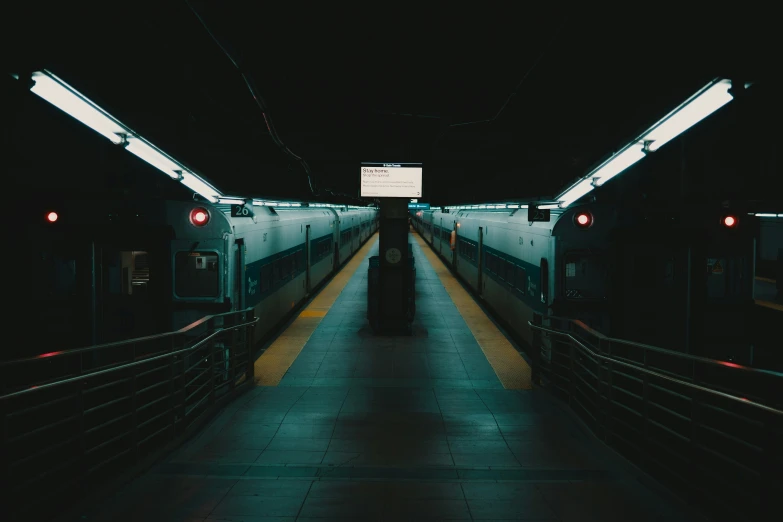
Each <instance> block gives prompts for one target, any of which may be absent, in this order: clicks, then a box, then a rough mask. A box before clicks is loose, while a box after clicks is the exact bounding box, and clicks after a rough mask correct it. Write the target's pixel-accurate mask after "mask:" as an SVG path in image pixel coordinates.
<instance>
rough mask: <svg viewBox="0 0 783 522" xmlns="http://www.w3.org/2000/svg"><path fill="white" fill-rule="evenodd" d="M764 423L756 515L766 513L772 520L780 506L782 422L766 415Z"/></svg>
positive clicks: (777, 417)
mask: <svg viewBox="0 0 783 522" xmlns="http://www.w3.org/2000/svg"><path fill="white" fill-rule="evenodd" d="M766 417H767V422H765V423H764V433H763V438H762V440H763V450H762V454H761V470H760V471H761V477H760V478H761V484H759V487H760V490H761V491H760V494H759V506H758V509H759V510H758V513H759V514H761V513H767V514H768V515H767V516H769V517H770V518H769V520H774V519H776V518H773V517H774V515H772V513H775V512H777V510H778V506H779V504H780V498H779V495H780V493H781V490H783V487H781V478H780V469H779V463H780V462H781V461H783V451H781V445H783V422H781V417H780V416H778V415H769V414H766Z"/></svg>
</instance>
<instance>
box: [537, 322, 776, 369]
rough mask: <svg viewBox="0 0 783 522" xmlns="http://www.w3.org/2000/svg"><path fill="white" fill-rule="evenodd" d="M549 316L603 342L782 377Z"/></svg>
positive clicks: (538, 327)
mask: <svg viewBox="0 0 783 522" xmlns="http://www.w3.org/2000/svg"><path fill="white" fill-rule="evenodd" d="M551 318H552V319H558V320H561V321H568V322H571V323H573V324H575V325H576V326H578V327H579V328H582V329H583V330H586V331H587V332H588V333H589V334H590V335H594V336H595V337H597V338H598V339H600V340H602V341H605V342H608V343H613V344H622V345H626V346H633V347H634V348H641V349H643V350H648V351H651V352H656V353H661V354H664V355H670V356H672V357H679V358H680V359H688V360H691V361H696V362H701V363H705V364H711V365H713V366H722V367H724V368H731V369H733V370H742V371H746V372H751V373H757V374H765V375H771V376H773V377H779V378H782V379H783V373H781V372H776V371H774V370H765V369H762V368H753V367H751V366H743V365H741V364H736V363H729V362H726V361H719V360H717V359H710V358H709V357H702V356H700V355H691V354H689V353H683V352H677V351H674V350H667V349H666V348H661V347H659V346H652V345H649V344H643V343H637V342H636V341H628V340H626V339H617V338H615V337H607V336H606V335H604V334H602V333H601V332H599V331H597V330H594V329H592V328H590V327H589V326H587V325H586V324H584V323H583V322H582V321H579V320H576V319H567V318H564V317H555V316H553V317H551ZM527 324H528V325H529V326H531V327H533V328H537V329H539V330H543V328H542V327H540V326H536V325H534V324H532V323H531V322H530V321H528V322H527ZM554 332H559V330H554V331H553V333H554ZM563 333H565V332H563Z"/></svg>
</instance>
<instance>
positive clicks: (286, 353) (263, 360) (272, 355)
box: [253, 232, 377, 386]
mask: <svg viewBox="0 0 783 522" xmlns="http://www.w3.org/2000/svg"><path fill="white" fill-rule="evenodd" d="M376 235H377V232H376V233H375V234H373V235H372V236H370V238H369V239H368V240H367V242H366V243H365V244H364V246H362V248H360V249H359V251H358V252H356V253H355V254H354V256H353V258H351V260H350V261H349V262H348V264H347V265H345V266H344V267H343V268H342V270H340V271H339V272H338V273H337V275H335V276H334V277H333V278H332V280H331V281H329V284H328V285H326V287H325V288H323V289H322V290H321V291H320V292H319V293H318V295H317V296H315V298H314V299H313V300H312V301H310V304H308V305H307V306H306V307H305V309H304V310H302V312H301V313H300V314H299V316H298V317H297V318H296V319H294V322H293V323H291V325H290V326H289V327H288V328H286V329H285V331H284V332H283V333H282V334H280V336H279V337H278V338H277V339H275V340H274V342H273V343H272V345H271V346H270V347H269V348H267V349H266V351H264V353H263V354H261V357H259V358H258V359H257V360H256V362H255V363H254V364H253V367H254V372H255V380H256V384H257V385H258V386H277V385H278V384H280V381H281V380H282V379H283V376H284V375H285V372H287V371H288V368H290V367H291V365H292V364H293V363H294V361H295V360H296V358H297V357H298V356H299V352H301V351H302V348H304V345H305V344H307V340H308V339H310V336H311V335H312V334H313V332H314V331H315V329H316V328H317V327H318V323H320V322H321V319H322V318H323V317H324V316H325V315H326V313H327V312H328V311H329V309H330V308H331V307H332V305H333V304H334V302H335V301H336V300H337V297H338V296H339V295H340V293H341V292H342V291H343V288H345V285H347V284H348V281H350V279H351V277H353V274H354V273H355V272H356V270H358V269H359V266H360V265H361V264H362V262H363V261H364V258H365V257H367V253H368V252H369V250H370V249H371V248H372V246H373V245H374V244H375V237H376Z"/></svg>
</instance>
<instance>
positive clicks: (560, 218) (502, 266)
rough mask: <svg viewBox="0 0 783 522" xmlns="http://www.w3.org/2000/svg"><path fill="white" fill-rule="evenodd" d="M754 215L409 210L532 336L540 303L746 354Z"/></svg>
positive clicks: (678, 341)
mask: <svg viewBox="0 0 783 522" xmlns="http://www.w3.org/2000/svg"><path fill="white" fill-rule="evenodd" d="M752 219H753V218H750V217H739V216H737V215H736V214H731V213H728V212H727V211H726V210H725V209H723V208H695V207H689V208H683V209H677V210H667V211H659V210H642V209H630V208H617V207H613V206H609V205H601V204H587V205H580V206H575V207H572V208H568V209H556V210H552V211H551V214H550V221H548V222H540V221H536V222H530V221H529V220H528V211H527V209H504V210H482V209H461V210H460V209H457V210H454V211H453V212H438V211H436V212H433V213H432V214H423V213H422V214H418V213H417V214H414V216H413V219H412V221H413V224H414V227H415V228H416V229H417V230H418V231H422V232H423V233H422V237H424V238H425V240H426V241H427V242H428V243H429V244H430V245H431V246H432V248H433V249H434V250H435V251H436V252H437V253H438V254H440V256H441V257H442V259H443V260H444V262H445V263H446V264H447V265H449V266H450V267H452V269H453V270H454V271H455V272H456V273H457V274H458V275H459V276H460V277H461V278H462V279H463V280H464V281H465V282H466V284H467V285H468V286H470V288H471V289H472V290H473V291H474V292H475V293H476V294H477V295H478V296H479V297H480V298H481V299H482V300H483V301H484V302H485V303H486V304H487V305H489V307H490V308H491V309H493V311H494V312H495V313H496V314H497V315H498V316H499V317H500V318H501V319H503V320H504V322H505V323H506V324H507V325H508V326H509V328H511V329H512V331H513V332H514V333H515V335H516V336H517V337H518V338H519V339H520V340H521V341H523V342H524V343H526V344H527V345H528V346H529V345H530V343H532V340H533V336H532V333H531V331H530V328H529V327H528V326H527V321H529V320H531V319H532V318H533V314H535V313H538V314H541V315H542V317H543V319H544V321H545V322H546V320H547V318H548V317H551V316H558V317H568V318H573V319H579V320H581V321H583V322H584V323H586V324H587V325H588V326H590V327H592V328H594V329H595V330H598V331H600V332H602V333H604V334H605V335H609V336H613V337H618V338H624V339H629V340H635V341H638V342H645V343H649V344H654V345H658V346H661V347H665V348H670V349H675V350H680V351H685V352H689V353H698V354H703V355H710V356H716V357H732V358H734V360H742V359H743V357H745V356H746V354H747V350H748V349H749V346H748V340H749V339H750V337H749V336H748V332H747V324H748V321H747V317H748V314H749V313H750V310H751V307H752V304H753V280H754V264H753V259H754V256H753V253H754V248H755V230H756V227H755V224H754V223H752ZM430 230H432V232H431V233H430V232H429V231H430ZM452 233H453V235H454V238H455V241H454V245H453V249H452V247H451V244H448V246H449V248H448V249H446V248H445V246H446V245H447V243H446V241H447V239H446V238H450V237H451V236H452Z"/></svg>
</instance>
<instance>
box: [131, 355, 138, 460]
mask: <svg viewBox="0 0 783 522" xmlns="http://www.w3.org/2000/svg"><path fill="white" fill-rule="evenodd" d="M135 359H136V343H133V351H132V352H131V361H134V360H135ZM131 372H132V373H133V376H132V377H131V408H132V410H133V435H132V441H133V442H132V444H133V460H134V462H138V461H139V415H138V407H139V405H138V403H137V397H136V390H137V384H138V383H137V382H136V375H137V374H138V372H137V371H136V366H132V367H131Z"/></svg>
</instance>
